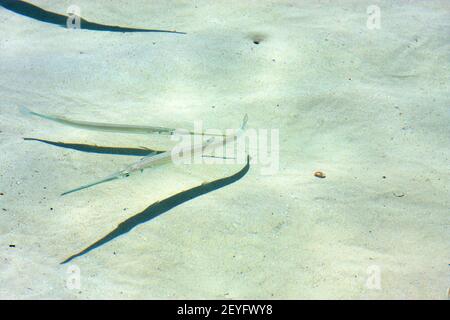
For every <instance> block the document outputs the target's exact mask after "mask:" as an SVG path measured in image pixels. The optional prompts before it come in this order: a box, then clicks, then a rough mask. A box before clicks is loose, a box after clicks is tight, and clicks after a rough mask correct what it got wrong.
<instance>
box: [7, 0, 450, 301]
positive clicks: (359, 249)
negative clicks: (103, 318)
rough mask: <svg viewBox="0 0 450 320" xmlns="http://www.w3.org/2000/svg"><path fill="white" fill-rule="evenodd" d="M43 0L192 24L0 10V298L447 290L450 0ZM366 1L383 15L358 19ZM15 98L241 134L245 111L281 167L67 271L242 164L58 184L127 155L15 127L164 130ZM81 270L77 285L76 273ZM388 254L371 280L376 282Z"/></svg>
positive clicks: (80, 138)
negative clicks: (78, 26)
mask: <svg viewBox="0 0 450 320" xmlns="http://www.w3.org/2000/svg"><path fill="white" fill-rule="evenodd" d="M32 2H33V3H34V4H37V5H39V6H41V7H43V8H45V9H47V10H51V11H54V12H58V13H65V12H66V9H67V7H68V6H69V5H71V4H77V5H78V6H80V8H81V10H82V16H83V17H84V18H86V19H88V20H90V21H95V22H99V23H105V24H112V25H123V26H134V27H146V28H159V29H176V30H179V31H185V32H187V33H188V34H187V35H185V36H182V35H173V34H157V33H150V34H148V33H147V34H121V33H108V32H91V31H69V30H65V29H62V28H58V27H56V26H52V25H48V24H43V23H41V22H38V21H35V20H31V19H29V18H26V17H23V16H19V15H16V14H14V13H12V12H10V11H6V10H4V9H3V8H0V68H1V69H0V70H1V72H0V95H1V102H0V131H1V133H0V192H2V193H4V195H2V196H0V283H1V286H0V298H7V299H10V298H64V299H90V298H162V299H165V298H289V299H295V298H307V299H310V298H319V299H324V298H339V299H341V298H344V299H365V298H370V299H381V298H388V299H404V298H406V299H412V298H419V299H428V298H432V299H446V298H447V288H448V287H449V286H450V284H449V268H450V267H449V265H448V263H449V262H450V259H449V258H450V256H449V254H450V232H449V231H450V230H449V229H450V228H449V225H450V221H449V180H450V174H449V170H448V169H449V167H448V164H449V150H450V127H449V120H450V114H449V106H450V96H449V92H450V90H449V89H450V88H449V74H450V73H449V72H450V70H449V61H450V41H449V40H450V32H449V28H450V5H449V3H448V1H408V2H406V1H399V2H398V3H396V4H393V3H392V1H375V3H372V2H364V1H357V0H354V1H340V4H337V2H336V1H281V0H279V1H272V2H270V1H229V0H227V1H225V0H223V1H222V0H221V1H206V0H204V1H203V0H202V1H192V2H191V1H144V0H139V1H136V0H133V1H108V4H107V6H106V5H101V4H100V3H101V2H98V3H97V2H95V3H93V1H88V0H83V1H81V0H77V1H56V0H51V1H50V0H48V1H44V0H41V1H37V0H35V1H32ZM371 4H377V5H378V6H379V7H380V9H381V28H380V29H375V30H369V29H368V28H367V27H366V20H367V13H366V9H367V6H369V5H371ZM252 37H257V38H261V39H262V41H261V42H260V44H259V45H256V44H254V43H253V42H252ZM23 105H25V106H27V107H29V108H30V109H33V110H36V111H38V112H42V113H52V114H59V115H66V116H67V117H70V118H74V119H83V120H88V121H106V122H125V123H129V124H143V125H165V126H171V127H192V123H193V121H196V120H203V121H204V123H205V125H208V127H211V128H234V127H236V126H237V125H238V124H239V121H240V120H241V119H242V116H243V114H244V113H248V114H249V118H250V122H249V126H250V127H251V128H265V129H271V128H274V129H279V130H280V168H279V171H278V172H277V173H276V174H275V175H262V174H261V170H260V166H258V165H254V166H252V167H251V169H250V172H249V173H248V174H247V175H246V176H245V177H244V178H243V179H241V180H240V181H238V182H236V183H234V184H232V185H229V186H227V187H225V188H222V189H220V190H217V191H214V192H212V193H209V194H207V195H204V196H202V197H199V198H196V199H194V200H192V201H189V202H186V203H184V204H183V205H181V206H179V207H176V208H174V209H172V210H171V211H169V212H167V213H165V214H163V215H161V216H159V217H158V218H156V219H154V220H151V221H149V222H147V223H145V224H142V225H139V226H138V227H136V228H135V229H133V230H132V231H130V232H129V233H127V234H125V235H123V236H121V237H118V238H116V239H115V240H113V241H111V242H109V243H107V244H105V245H104V246H101V247H99V248H97V249H96V250H93V251H91V252H90V253H88V254H86V255H84V256H82V257H79V258H77V259H75V260H73V261H72V262H71V263H70V264H66V265H60V264H59V263H60V262H61V261H63V260H64V259H65V258H67V257H68V256H70V255H72V254H74V253H76V252H78V251H80V250H82V249H83V248H85V247H87V246H88V245H90V244H92V243H93V242H95V241H96V240H98V239H100V238H101V237H103V236H104V235H106V234H107V233H108V232H110V231H111V230H113V229H114V228H115V227H116V226H117V225H118V224H119V223H121V222H122V221H124V220H125V219H127V218H129V217H131V216H133V215H134V214H136V213H139V212H141V211H142V210H143V209H145V208H146V207H148V206H149V205H151V204H152V203H154V202H156V201H158V200H161V199H164V198H166V197H168V196H170V195H173V194H175V193H177V192H180V191H182V190H186V189H188V188H190V187H194V186H197V185H199V184H200V183H201V182H203V181H211V180H214V179H217V178H220V177H224V176H227V175H231V174H233V173H234V172H236V171H237V170H239V168H240V166H238V165H234V166H204V167H201V166H194V167H193V168H189V167H188V168H174V167H173V166H172V165H170V164H169V165H166V166H162V167H158V168H155V169H151V170H147V171H145V172H144V173H143V174H138V175H136V176H133V177H130V178H128V179H125V180H121V181H115V182H111V183H108V184H103V185H99V186H97V187H95V188H92V189H89V190H84V191H80V192H79V193H75V194H72V195H68V196H66V197H60V196H59V194H60V193H61V192H63V191H66V190H68V189H71V188H73V187H77V186H79V185H81V184H84V183H87V182H91V181H92V180H95V179H97V178H102V177H104V176H106V175H108V174H110V173H112V172H114V171H116V170H117V169H120V168H122V167H123V166H124V165H126V164H128V163H130V162H133V161H135V160H136V158H135V157H126V156H112V155H111V156H110V155H96V154H88V153H82V152H77V151H73V150H69V149H63V148H57V147H53V146H50V145H45V144H42V143H38V142H32V141H24V140H23V139H22V138H24V137H33V138H41V139H48V140H52V141H64V142H73V143H90V144H98V145H106V146H122V147H138V146H146V147H149V148H164V147H167V145H168V144H167V139H164V138H160V137H150V138H149V137H145V136H136V135H126V134H125V135H124V134H112V133H101V132H92V131H83V130H78V129H73V128H70V127H66V126H63V125H58V124H56V123H51V122H46V121H44V120H41V119H38V118H30V117H24V116H23V115H22V114H20V113H19V110H18V109H19V107H20V106H23ZM212 106H214V108H212ZM316 170H322V171H324V172H325V173H326V175H327V177H326V178H325V179H318V178H316V177H314V176H313V172H314V171H316ZM383 176H385V178H383ZM402 195H403V196H402ZM51 208H53V210H51ZM124 208H126V210H124ZM10 244H14V245H15V247H13V248H12V247H10ZM74 265H76V266H77V267H78V268H79V269H80V271H81V287H80V289H70V288H68V287H67V284H66V281H67V278H68V274H67V269H68V267H70V266H72V267H73V266H74ZM377 268H379V270H380V272H381V274H380V277H381V278H380V279H381V288H380V289H379V290H377V289H373V288H370V287H367V285H366V282H367V280H368V273H367V272H368V271H370V270H375V272H376V270H377ZM369 280H370V279H369ZM369 282H370V281H369Z"/></svg>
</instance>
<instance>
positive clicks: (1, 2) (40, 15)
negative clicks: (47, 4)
mask: <svg viewBox="0 0 450 320" xmlns="http://www.w3.org/2000/svg"><path fill="white" fill-rule="evenodd" d="M0 6H2V7H3V8H5V9H7V10H10V11H12V12H14V13H17V14H20V15H22V16H25V17H28V18H31V19H35V20H38V21H41V22H45V23H50V24H53V25H57V26H60V27H64V28H67V21H68V19H71V17H68V16H65V15H62V14H58V13H54V12H51V11H47V10H44V9H42V8H40V7H38V6H35V5H33V4H31V3H28V2H25V1H19V0H0ZM79 19H80V29H85V30H91V31H109V32H165V33H177V34H185V32H177V31H171V30H157V29H140V28H128V27H119V26H110V25H104V24H100V23H95V22H90V21H88V20H85V19H83V18H81V17H79Z"/></svg>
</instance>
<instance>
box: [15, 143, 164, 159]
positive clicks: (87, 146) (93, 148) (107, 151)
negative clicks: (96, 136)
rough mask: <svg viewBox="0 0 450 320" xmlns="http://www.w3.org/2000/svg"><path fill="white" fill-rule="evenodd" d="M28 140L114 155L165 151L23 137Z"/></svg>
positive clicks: (148, 153)
mask: <svg viewBox="0 0 450 320" xmlns="http://www.w3.org/2000/svg"><path fill="white" fill-rule="evenodd" d="M23 140H26V141H39V142H43V143H47V144H50V145H52V146H57V147H61V148H67V149H73V150H77V151H82V152H89V153H99V154H114V155H124V156H141V157H145V156H149V155H152V154H154V155H156V154H158V153H162V152H164V151H157V150H151V149H141V148H117V147H101V146H94V145H90V144H78V143H65V142H56V141H48V140H42V139H35V138H23Z"/></svg>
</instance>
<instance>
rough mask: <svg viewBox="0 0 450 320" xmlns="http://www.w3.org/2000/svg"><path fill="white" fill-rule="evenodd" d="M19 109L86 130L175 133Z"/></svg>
mask: <svg viewBox="0 0 450 320" xmlns="http://www.w3.org/2000/svg"><path fill="white" fill-rule="evenodd" d="M20 109H21V112H22V113H24V114H28V115H32V116H36V117H40V118H42V119H46V120H50V121H54V122H58V123H61V124H64V125H68V126H71V127H75V128H80V129H87V130H95V131H105V132H121V133H134V134H162V135H173V134H174V133H175V131H176V130H177V129H175V128H166V127H155V126H136V125H129V124H115V123H104V122H89V121H81V120H71V119H67V118H66V117H61V116H54V115H47V114H42V113H37V112H34V111H32V110H30V109H28V108H26V107H21V108H20ZM182 134H183V133H182ZM185 134H190V135H207V136H223V135H220V134H209V133H204V132H193V131H186V132H185Z"/></svg>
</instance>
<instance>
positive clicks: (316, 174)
mask: <svg viewBox="0 0 450 320" xmlns="http://www.w3.org/2000/svg"><path fill="white" fill-rule="evenodd" d="M314 176H315V177H317V178H321V179H323V178H325V177H326V175H325V173H323V172H322V171H316V172H314Z"/></svg>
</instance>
